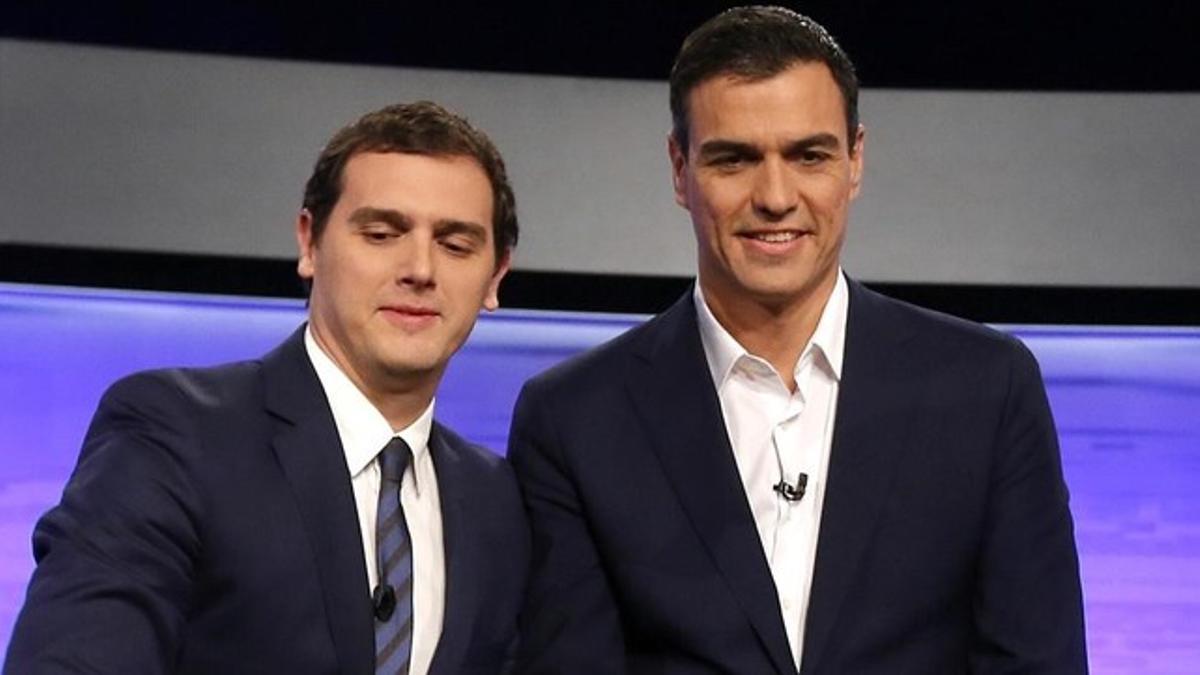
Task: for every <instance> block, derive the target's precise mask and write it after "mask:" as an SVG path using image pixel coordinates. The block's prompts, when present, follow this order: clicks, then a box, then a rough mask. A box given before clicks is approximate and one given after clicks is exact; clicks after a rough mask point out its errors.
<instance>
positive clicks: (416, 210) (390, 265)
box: [297, 152, 509, 398]
mask: <svg viewBox="0 0 1200 675" xmlns="http://www.w3.org/2000/svg"><path fill="white" fill-rule="evenodd" d="M494 236H495V233H494V232H493V231H492V188H491V184H490V183H489V182H488V178H487V174H485V173H484V171H483V169H482V167H480V165H479V164H478V163H477V162H476V161H475V160H474V159H471V158H469V157H461V156H448V157H434V156H427V155H417V154H406V153H375V152H368V153H361V154H358V155H354V156H353V157H351V158H350V160H349V161H348V162H347V163H346V166H345V170H344V172H343V175H342V194H341V197H340V198H339V199H338V201H337V203H336V204H335V205H334V207H333V210H332V212H331V213H330V214H329V220H328V222H327V223H326V225H325V229H324V231H323V232H322V233H321V237H320V239H319V240H314V239H313V236H312V217H311V215H310V214H309V213H308V212H307V211H304V212H301V215H300V219H299V221H298V223H297V241H298V243H299V246H300V260H299V264H298V271H299V274H300V276H301V277H303V278H306V279H311V280H312V292H311V295H310V296H309V321H310V324H311V326H312V329H313V332H314V333H315V335H316V337H317V339H318V341H319V342H320V344H321V346H322V347H324V348H325V350H326V351H327V352H329V354H330V356H331V357H332V358H333V360H334V361H335V362H336V363H337V364H338V365H339V366H341V368H342V370H343V371H345V372H346V373H347V375H349V376H350V378H351V379H352V380H354V381H355V383H356V384H357V385H358V386H359V387H360V388H362V389H363V391H364V392H365V393H366V394H367V396H368V397H369V398H374V397H376V396H386V395H387V394H389V393H393V392H407V391H413V390H414V388H415V389H418V390H421V391H426V390H428V391H429V392H430V393H432V390H433V389H434V388H436V386H437V383H438V380H439V379H440V378H441V374H442V371H443V370H444V369H445V366H446V363H447V361H449V359H450V356H451V355H453V354H454V352H455V351H456V350H457V349H458V348H459V347H460V346H461V345H462V343H463V341H464V340H466V338H467V335H468V334H469V333H470V332H471V328H472V326H474V324H475V318H476V316H477V315H478V313H479V310H480V309H481V308H486V309H488V310H492V309H495V308H496V306H497V305H498V300H497V297H496V293H497V289H498V288H499V285H500V279H501V277H503V276H504V273H505V272H506V271H507V270H508V263H509V261H508V257H507V256H505V258H504V259H503V260H501V261H500V262H499V264H497V261H496V254H495V249H494V246H493V237H494Z"/></svg>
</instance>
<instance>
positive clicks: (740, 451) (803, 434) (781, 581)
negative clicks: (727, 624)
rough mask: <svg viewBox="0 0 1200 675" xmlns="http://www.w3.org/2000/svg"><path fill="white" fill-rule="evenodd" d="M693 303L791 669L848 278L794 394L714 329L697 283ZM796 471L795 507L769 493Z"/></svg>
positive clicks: (833, 404)
mask: <svg viewBox="0 0 1200 675" xmlns="http://www.w3.org/2000/svg"><path fill="white" fill-rule="evenodd" d="M695 302H696V313H697V318H698V320H699V324H700V339H701V342H703V344H704V355H705V357H706V358H707V359H708V367H709V369H710V371H711V374H712V379H713V384H714V385H715V386H716V389H717V396H718V398H719V399H720V401H721V412H722V414H723V416H724V418H725V428H726V430H727V431H728V433H729V443H730V445H731V446H732V447H733V454H734V458H735V459H736V461H737V467H738V472H739V473H740V474H741V479H742V487H743V488H744V489H745V491H746V500H747V501H748V502H749V504H750V509H751V511H752V513H753V514H754V524H755V525H756V526H757V527H758V536H759V539H760V540H761V541H762V547H763V552H764V553H765V554H766V557H767V562H768V563H769V564H770V566H771V575H772V576H773V577H774V579H775V588H776V589H777V591H778V593H779V607H780V611H781V614H782V616H783V622H784V627H785V628H786V630H787V637H788V643H789V645H790V646H791V649H792V656H793V657H794V658H795V661H796V667H797V668H799V667H800V661H801V657H802V650H803V647H804V624H805V618H806V614H807V612H808V600H809V592H810V590H811V588H812V572H813V561H814V560H815V559H816V553H817V536H818V534H819V532H820V528H821V509H822V504H823V503H824V500H825V484H826V477H827V475H828V471H829V451H830V446H831V442H832V438H833V421H834V416H835V415H836V413H837V395H838V384H839V381H840V380H841V373H842V353H843V350H844V348H845V343H846V310H847V307H848V304H849V291H848V288H847V286H846V280H845V278H844V277H843V276H842V272H841V270H840V269H839V270H838V277H837V282H836V284H835V285H834V288H833V293H832V294H831V295H830V296H829V300H828V301H827V302H826V303H825V308H824V310H822V312H821V318H820V321H819V322H818V323H817V328H816V331H815V332H814V333H813V335H812V338H811V339H810V340H809V343H808V344H807V345H805V347H804V351H803V352H802V353H801V355H800V360H799V361H797V363H796V368H795V371H794V373H793V376H794V378H795V381H796V391H795V392H791V391H789V390H788V388H787V386H786V385H785V384H784V382H783V379H782V378H781V377H780V376H779V373H778V372H777V371H776V370H775V368H774V367H772V366H771V364H770V363H768V362H767V361H766V360H765V359H763V358H760V357H758V356H755V355H754V354H751V353H749V352H748V351H746V349H745V348H744V347H742V345H741V344H739V343H738V341H737V340H735V339H734V338H733V336H732V335H730V334H729V331H727V330H725V328H724V327H723V326H721V324H720V323H719V322H718V321H717V320H716V317H714V316H713V314H712V311H711V310H710V309H709V308H708V304H707V303H706V302H705V300H704V294H703V291H701V289H700V284H699V283H697V284H696V286H695ZM801 473H803V474H806V475H807V476H808V483H807V487H806V490H805V493H804V497H803V498H802V499H801V500H799V501H788V500H786V499H784V498H783V497H782V496H781V495H780V494H778V493H777V492H776V491H775V490H774V486H775V485H776V484H777V483H778V482H779V481H780V480H784V481H786V482H787V483H789V484H791V485H793V486H794V485H796V483H797V479H798V477H799V475H800V474H801Z"/></svg>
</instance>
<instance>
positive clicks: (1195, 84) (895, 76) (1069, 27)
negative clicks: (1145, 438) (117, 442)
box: [0, 0, 1200, 325]
mask: <svg viewBox="0 0 1200 675" xmlns="http://www.w3.org/2000/svg"><path fill="white" fill-rule="evenodd" d="M734 4H741V3H732V2H640V3H633V2H627V3H592V4H583V3H573V2H558V3H536V4H533V3H520V4H516V5H510V4H508V3H477V4H476V3H464V2H458V1H454V0H432V1H431V2H422V3H411V2H392V3H374V4H371V5H363V6H360V5H356V4H351V3H338V4H336V5H335V4H333V3H322V4H319V5H314V6H306V5H303V4H300V3H263V2H254V3H245V2H243V3H233V2H211V1H210V2H204V3H188V2H182V3H166V2H151V1H144V2H121V3H111V2H109V3H84V2H77V1H67V2H58V3H53V2H26V3H19V2H17V1H16V0H12V1H6V2H0V37H8V38H19V39H20V38H23V39H31V40H45V41H52V42H68V43H80V44H92V45H107V46H118V47H141V48H150V49H160V50H170V51H182V52H200V53H213V54H227V55H236V56H251V57H269V58H279V59H298V60H306V61H325V62H335V63H348V64H377V65H393V66H408V67H428V68H444V69H460V70H479V71H494V72H510V73H531V74H550V75H573V76H589V77H615V78H632V79H648V80H663V79H665V78H666V76H667V73H668V71H669V69H670V65H671V61H672V59H673V57H674V53H675V51H676V49H677V48H678V46H679V44H680V42H681V41H682V40H683V38H684V36H685V35H686V34H687V33H688V32H689V31H690V30H692V29H693V28H695V27H696V26H697V25H699V24H700V23H701V22H703V21H704V20H705V19H707V18H709V17H710V16H712V15H714V14H715V13H716V12H718V11H720V10H721V9H723V8H725V7H729V6H732V5H734ZM789 6H793V7H796V8H797V9H798V10H799V11H802V12H804V13H807V14H810V15H812V16H813V17H814V18H815V19H817V20H818V21H820V22H822V23H823V24H825V26H826V27H827V28H829V29H830V31H831V32H832V33H833V34H834V35H835V36H836V37H837V38H838V39H839V41H840V42H841V43H842V45H843V46H844V47H845V48H846V50H847V51H848V52H849V53H850V55H851V57H852V58H853V59H854V61H855V63H856V65H857V67H858V70H859V75H860V79H861V80H862V82H863V84H864V86H866V87H869V88H899V89H966V90H1001V91H1087V92H1195V91H1200V66H1198V65H1197V62H1198V61H1200V59H1198V58H1197V56H1198V55H1200V54H1198V49H1197V45H1196V42H1197V39H1196V38H1197V37H1198V36H1200V30H1197V26H1200V22H1198V21H1197V20H1196V18H1197V16H1198V14H1200V12H1198V11H1197V10H1196V9H1194V8H1193V6H1194V5H1193V3H1189V2H1150V3H1146V2H1143V3H1140V4H1136V5H1130V6H1128V8H1127V9H1125V10H1124V11H1123V12H1120V13H1117V12H1112V11H1105V10H1103V9H1101V8H1100V7H1099V6H1098V4H1093V5H1092V6H1091V7H1084V8H1079V7H1063V6H1061V5H1058V4H1054V3H1052V2H1046V3H1038V4H1036V5H1035V4H1032V3H993V2H987V3H970V4H964V5H960V4H956V3H949V2H948V3H936V4H935V3H928V4H920V3H912V2H895V3H846V2H808V3H803V4H800V5H797V4H796V3H789ZM28 248H30V247H23V246H19V245H18V246H11V245H10V246H7V247H4V246H0V249H3V250H0V259H2V260H4V261H6V262H5V264H4V265H3V267H4V269H5V270H6V271H5V272H4V276H2V277H0V278H2V279H6V280H12V281H33V282H49V283H63V284H79V285H101V286H116V287H130V288H143V287H145V288H156V289H161V290H189V291H195V290H200V291H205V292H231V293H248V294H251V295H272V294H279V295H288V294H297V293H298V292H299V291H298V287H295V284H293V283H290V282H291V276H290V269H291V266H292V263H291V262H290V261H274V260H271V261H267V260H257V261H242V260H238V259H232V258H227V257H214V256H182V255H174V256H172V255H161V254H149V253H146V254H142V253H125V252H118V251H87V250H80V251H74V250H71V249H63V250H53V249H47V250H36V251H32V252H31V251H30V250H26V249H28ZM101 254H103V255H101ZM238 265H242V266H243V267H245V269H243V267H237V266H238ZM247 265H249V266H251V267H252V266H253V265H259V267H253V269H250V267H247ZM231 266H232V267H231ZM264 266H265V267H264ZM235 267H236V268H237V269H236V270H235V269H233V268H235ZM266 267H270V270H267V272H269V273H266V272H264V269H266ZM275 267H277V268H278V269H275ZM47 270H51V273H48V272H47ZM67 272H70V275H67V274H66V273H67ZM274 278H279V279H285V280H287V281H288V284H286V287H284V286H280V288H267V287H264V286H262V285H261V284H259V285H254V286H252V287H247V288H237V287H233V286H231V285H230V284H229V280H231V279H232V280H236V279H260V280H261V279H274ZM280 283H281V284H282V283H283V282H280ZM686 283H687V281H686V280H685V279H673V278H672V279H668V278H663V279H656V278H649V277H647V278H641V279H634V278H630V279H617V278H614V279H601V278H598V277H596V276H595V275H586V274H583V275H572V274H545V273H538V272H531V273H524V274H514V275H512V277H510V281H509V282H508V286H507V289H506V293H507V298H506V300H507V302H506V304H508V305H510V306H528V307H536V308H562V309H600V310H609V311H642V312H650V311H656V310H657V309H660V308H661V306H665V303H669V302H670V300H671V299H672V298H673V297H675V296H676V295H677V294H678V293H679V292H680V288H682V287H683V286H684V285H686ZM622 284H624V285H622ZM547 289H552V290H553V289H556V290H555V293H553V294H552V295H553V297H547V293H548V292H549V291H548V290H547ZM885 290H887V291H889V292H892V293H893V294H895V295H899V296H900V297H904V298H906V299H910V300H913V301H916V302H918V303H920V304H926V305H928V306H932V307H936V308H940V309H944V310H946V311H950V312H952V313H956V314H960V315H962V316H967V317H971V318H976V319H979V320H990V321H1017V322H1066V323H1071V322H1086V323H1151V324H1171V323H1175V324H1180V323H1181V324H1188V325H1196V324H1197V323H1200V316H1198V315H1197V312H1198V311H1200V303H1197V302H1196V298H1197V294H1198V293H1200V289H1155V290H1153V291H1150V290H1147V289H1141V288H1138V289H1107V290H1106V289H1100V290H1097V289H1084V288H1065V289H1059V288H1049V289H1048V288H1023V287H996V288H991V287H954V286H945V285H942V286H936V285H933V286H930V285H902V284H901V285H896V284H893V285H891V286H890V287H889V288H886V289H885ZM1093 296H1094V297H1093ZM1189 307H1191V309H1188V308H1189ZM1101 309H1102V310H1105V311H1104V312H1098V310H1101Z"/></svg>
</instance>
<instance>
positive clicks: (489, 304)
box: [483, 248, 512, 312]
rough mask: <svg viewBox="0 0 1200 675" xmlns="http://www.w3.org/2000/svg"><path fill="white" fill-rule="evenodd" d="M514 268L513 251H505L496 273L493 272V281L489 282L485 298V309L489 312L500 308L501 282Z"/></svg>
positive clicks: (497, 265)
mask: <svg viewBox="0 0 1200 675" xmlns="http://www.w3.org/2000/svg"><path fill="white" fill-rule="evenodd" d="M510 267H512V249H511V248H510V249H507V250H505V251H504V255H503V256H501V258H500V262H499V263H497V264H496V271H495V272H492V279H491V281H489V282H488V288H487V295H485V296H483V308H484V309H486V310H487V311H489V312H494V311H496V310H497V309H498V308H499V307H500V280H501V279H503V278H504V275H505V274H508V270H509V268H510Z"/></svg>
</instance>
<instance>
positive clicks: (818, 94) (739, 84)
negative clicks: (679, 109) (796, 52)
mask: <svg viewBox="0 0 1200 675" xmlns="http://www.w3.org/2000/svg"><path fill="white" fill-rule="evenodd" d="M845 111H846V108H845V103H844V102H843V100H842V93H841V90H840V89H838V86H837V82H836V81H835V80H834V79H833V74H832V73H831V72H830V70H829V67H828V66H826V65H825V64H824V63H821V62H819V61H801V62H797V63H795V64H793V65H791V66H789V67H788V68H786V69H785V70H783V71H782V72H780V73H778V74H776V75H772V76H770V77H767V78H764V79H747V78H745V77H740V76H738V75H734V74H729V73H725V74H721V75H717V76H715V77H711V78H709V79H707V80H704V81H703V82H701V83H700V84H698V85H697V86H696V87H695V88H694V89H692V91H691V92H690V93H689V94H688V130H689V134H690V139H691V144H692V146H693V147H695V146H697V145H699V144H700V143H703V142H704V141H705V140H709V139H713V138H723V139H728V140H743V141H748V142H752V141H754V140H755V139H761V140H765V139H768V138H776V137H780V138H785V137H786V138H792V139H795V138H802V137H805V136H809V135H812V134H815V133H830V134H834V135H835V136H836V137H837V138H838V139H839V140H840V141H842V143H843V145H845V141H846V115H845Z"/></svg>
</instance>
